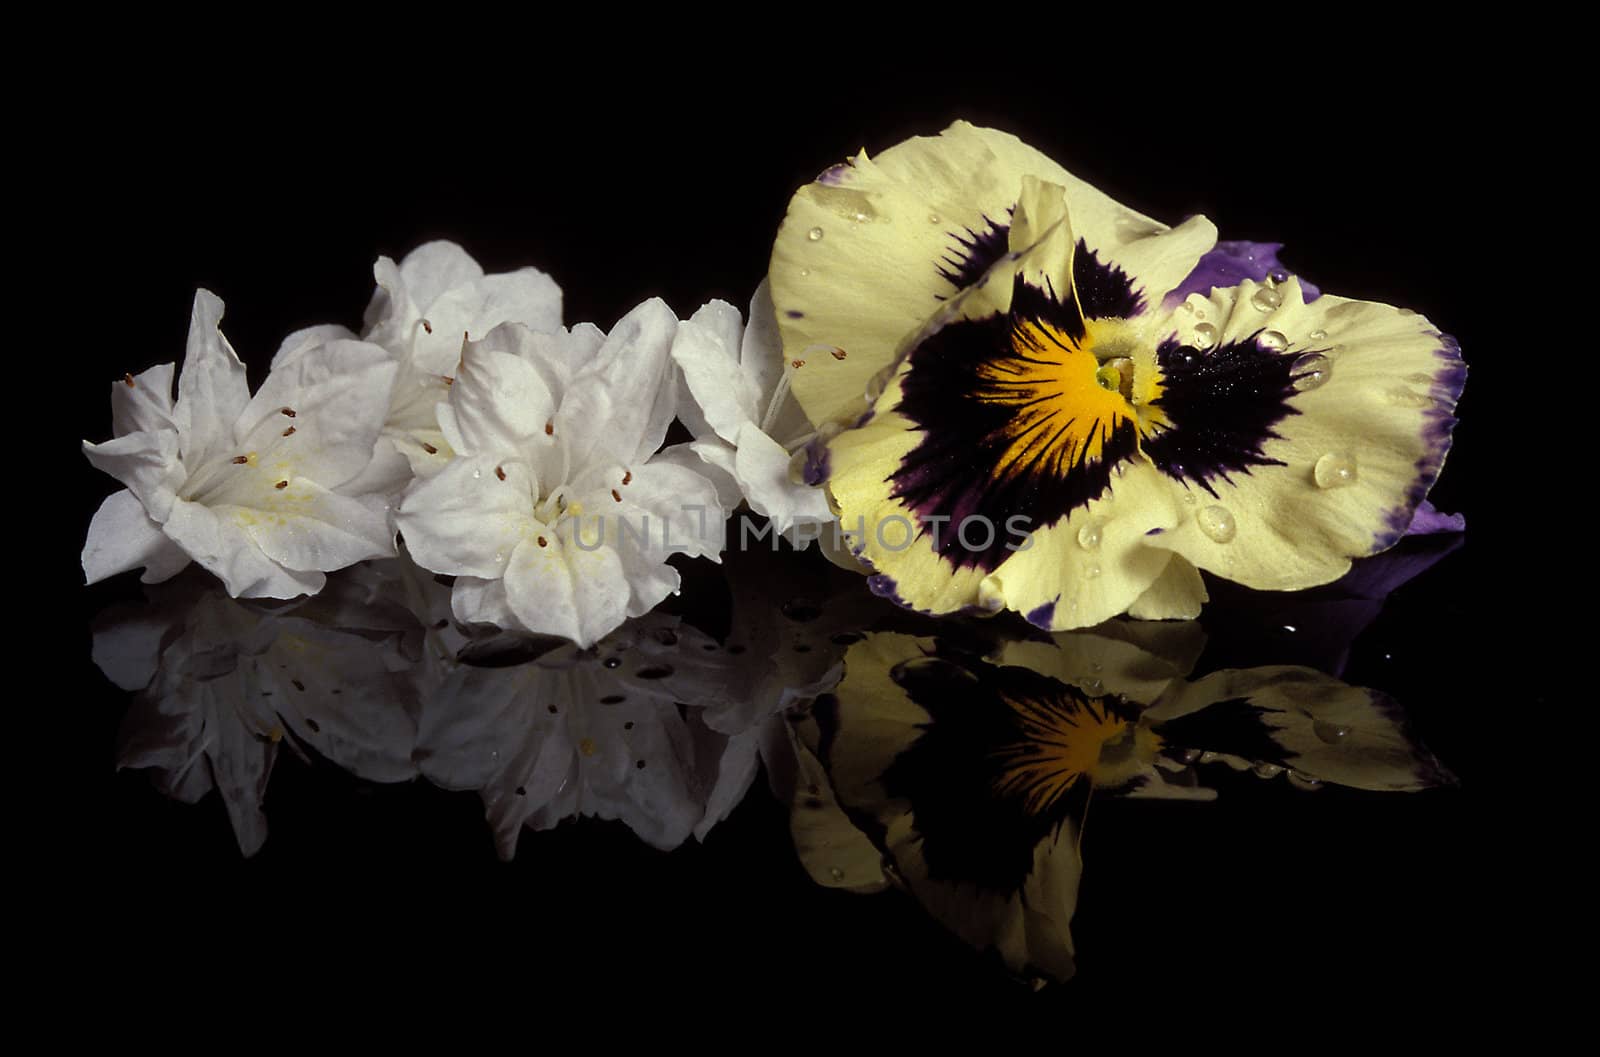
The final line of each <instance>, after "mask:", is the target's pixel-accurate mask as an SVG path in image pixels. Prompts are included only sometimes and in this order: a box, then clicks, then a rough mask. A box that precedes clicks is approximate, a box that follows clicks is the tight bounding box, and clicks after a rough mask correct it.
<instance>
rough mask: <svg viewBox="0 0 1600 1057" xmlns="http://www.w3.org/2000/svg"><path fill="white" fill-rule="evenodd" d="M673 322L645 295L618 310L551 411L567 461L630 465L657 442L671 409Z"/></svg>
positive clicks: (673, 392) (666, 311) (656, 300)
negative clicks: (601, 342) (628, 309)
mask: <svg viewBox="0 0 1600 1057" xmlns="http://www.w3.org/2000/svg"><path fill="white" fill-rule="evenodd" d="M677 329H678V318H677V317H676V316H674V315H673V314H672V310H671V309H669V308H668V307H667V306H666V303H665V302H663V301H662V300H661V299H660V298H652V299H650V300H649V301H646V302H645V303H644V304H642V305H640V306H639V307H637V308H635V309H634V310H633V311H632V312H629V313H628V314H627V315H626V316H624V317H623V318H622V319H621V320H620V321H619V322H618V323H617V325H616V326H615V327H613V328H612V330H611V333H610V334H609V335H607V336H606V340H605V344H604V345H602V346H601V347H600V350H599V352H598V353H596V355H595V356H594V358H593V359H592V360H590V361H589V362H588V363H586V364H584V366H583V367H582V368H581V369H580V370H579V372H578V374H577V376H576V377H574V378H573V380H572V384H571V386H570V387H569V388H568V390H567V393H566V395H565V397H563V399H562V401H561V410H560V411H559V412H558V413H557V417H556V431H557V432H558V433H560V434H562V435H564V436H565V437H566V438H567V442H568V445H569V450H570V451H571V453H572V461H573V462H572V464H573V465H574V466H587V465H589V464H590V463H595V462H604V461H612V462H617V463H621V464H623V465H631V464H633V463H636V462H642V461H643V460H644V459H646V458H649V456H650V455H651V454H653V453H654V452H655V450H656V449H657V448H659V447H660V446H661V442H662V440H663V439H664V438H665V437H666V430H667V426H668V425H669V424H670V422H671V420H672V417H673V412H674V410H675V400H676V395H677V394H676V387H675V385H674V384H671V383H672V382H673V377H672V374H671V371H670V370H669V368H670V366H671V359H670V351H671V348H672V338H673V336H674V335H675V334H676V332H677Z"/></svg>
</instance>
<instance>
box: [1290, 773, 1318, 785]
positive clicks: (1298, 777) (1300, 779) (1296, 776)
mask: <svg viewBox="0 0 1600 1057" xmlns="http://www.w3.org/2000/svg"><path fill="white" fill-rule="evenodd" d="M1289 784H1290V785H1292V786H1294V787H1295V788H1296V789H1321V788H1322V781H1321V780H1320V779H1317V778H1313V777H1311V776H1310V775H1309V774H1301V773H1300V772H1299V771H1290V772H1289Z"/></svg>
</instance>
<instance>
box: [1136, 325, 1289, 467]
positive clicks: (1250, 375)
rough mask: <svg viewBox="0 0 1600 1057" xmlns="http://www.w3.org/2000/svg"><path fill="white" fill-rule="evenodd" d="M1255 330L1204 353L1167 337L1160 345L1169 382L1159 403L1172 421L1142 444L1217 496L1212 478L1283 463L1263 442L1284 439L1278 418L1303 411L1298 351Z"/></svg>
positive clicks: (1160, 463)
mask: <svg viewBox="0 0 1600 1057" xmlns="http://www.w3.org/2000/svg"><path fill="white" fill-rule="evenodd" d="M1256 337H1257V336H1256V335H1251V336H1250V338H1249V339H1248V340H1245V341H1237V342H1228V343H1227V344H1225V345H1219V346H1218V347H1216V348H1214V349H1211V350H1209V351H1206V352H1201V351H1199V350H1197V349H1194V348H1191V347H1189V346H1187V345H1181V344H1179V343H1178V341H1177V340H1176V339H1175V338H1168V339H1167V340H1166V341H1165V342H1163V343H1162V344H1161V345H1160V346H1159V347H1158V348H1157V349H1156V358H1157V360H1158V361H1159V363H1160V364H1161V374H1162V379H1163V382H1164V383H1165V389H1164V391H1163V392H1162V394H1161V396H1160V398H1159V399H1157V400H1155V401H1154V402H1153V403H1154V406H1156V407H1159V408H1160V409H1161V410H1162V412H1164V413H1165V414H1166V416H1167V418H1168V419H1170V420H1171V422H1172V426H1171V428H1169V429H1167V430H1166V431H1164V432H1162V433H1158V434H1157V435H1155V436H1154V437H1151V438H1150V439H1148V440H1146V441H1145V443H1144V450H1145V453H1146V454H1147V455H1149V456H1150V458H1151V460H1152V461H1153V462H1154V463H1155V464H1156V467H1157V468H1158V469H1159V470H1161V472H1162V473H1165V474H1166V475H1167V476H1169V477H1173V478H1176V479H1177V480H1180V481H1193V482H1194V483H1196V484H1198V485H1199V486H1200V487H1201V488H1203V489H1205V490H1206V491H1207V492H1208V493H1210V494H1211V495H1212V496H1215V495H1216V491H1215V490H1214V489H1213V488H1212V487H1211V482H1212V481H1213V480H1217V479H1219V478H1220V479H1221V480H1223V481H1230V482H1231V481H1232V479H1233V478H1232V476H1231V475H1232V474H1236V473H1249V472H1250V470H1251V468H1252V467H1256V466H1282V465H1283V462H1282V461H1281V460H1278V459H1272V458H1268V457H1267V455H1266V454H1265V452H1264V450H1263V449H1264V448H1265V446H1266V443H1267V441H1268V440H1281V439H1282V438H1281V437H1280V436H1279V434H1278V433H1277V431H1276V429H1275V427H1276V426H1277V424H1278V423H1279V422H1282V421H1283V420H1284V419H1285V418H1288V417H1289V416H1290V415H1297V414H1299V412H1298V411H1297V410H1295V408H1294V407H1293V406H1291V405H1290V403H1289V399H1290V397H1292V396H1294V394H1295V392H1296V390H1295V387H1294V378H1295V375H1294V361H1295V358H1296V356H1298V355H1299V351H1298V350H1290V351H1287V352H1279V351H1276V350H1273V349H1269V348H1266V347H1264V346H1262V345H1261V344H1260V343H1259V342H1258V341H1257V340H1256Z"/></svg>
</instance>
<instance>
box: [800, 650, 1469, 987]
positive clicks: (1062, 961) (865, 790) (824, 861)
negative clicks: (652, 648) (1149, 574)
mask: <svg viewBox="0 0 1600 1057" xmlns="http://www.w3.org/2000/svg"><path fill="white" fill-rule="evenodd" d="M965 637H966V636H961V635H957V636H953V637H940V638H933V639H929V638H916V637H913V636H910V635H902V634H896V633H876V634H872V635H869V636H867V638H866V639H865V640H864V641H862V642H860V643H857V644H856V645H854V646H852V647H851V648H850V651H849V653H848V654H847V655H846V658H845V676H844V679H843V681H842V682H841V683H840V684H839V686H838V688H837V690H836V691H835V693H834V694H833V695H831V696H828V697H825V698H822V699H819V701H818V702H817V705H816V707H815V709H814V714H813V718H811V719H807V720H804V721H803V722H802V723H801V725H800V730H801V736H802V740H804V741H806V742H807V743H808V744H806V745H804V746H802V753H801V757H802V759H801V766H802V770H804V771H806V773H807V774H808V775H809V776H811V778H812V780H813V782H814V783H815V784H814V786H813V788H811V789H810V790H797V797H796V804H795V808H794V834H795V842H796V848H797V850H798V851H799V852H800V854H801V856H802V857H803V858H804V859H805V861H806V866H807V868H808V870H809V871H810V873H811V874H812V876H813V877H816V878H818V879H819V880H822V881H823V883H824V884H829V883H830V882H831V884H832V885H834V886H836V887H846V888H852V889H855V890H859V891H871V890H874V889H875V888H877V887H881V886H882V884H883V883H884V882H885V881H886V880H887V881H891V882H893V883H895V884H897V885H899V886H900V887H903V888H905V889H906V890H907V891H909V892H910V893H911V895H913V896H914V897H915V898H916V899H917V900H918V901H919V902H920V903H921V904H922V905H923V906H924V907H925V908H926V909H927V910H928V912H929V913H931V914H932V915H933V916H934V917H935V918H937V919H938V920H939V921H941V922H942V923H943V924H945V925H946V926H947V927H949V928H950V929H952V930H953V931H955V932H956V933H957V934H958V935H960V936H961V937H962V938H963V939H965V940H966V941H967V942H969V943H971V944H972V945H974V946H976V947H979V948H985V949H994V950H996V951H997V952H998V953H999V954H1000V956H1001V959H1002V961H1003V962H1004V963H1005V964H1006V966H1007V967H1008V968H1010V969H1011V970H1012V971H1013V972H1018V973H1023V974H1026V975H1030V976H1043V977H1048V978H1054V979H1062V978H1065V977H1067V976H1070V975H1071V974H1072V972H1073V944H1072V937H1071V933H1070V930H1069V925H1070V922H1071V918H1072V914H1073V910H1074V908H1075V906H1076V903H1077V891H1078V883H1079V879H1080V877H1081V875H1082V871H1083V862H1082V858H1081V856H1080V840H1081V835H1082V830H1083V825H1084V820H1085V815H1086V812H1087V810H1088V805H1089V800H1090V798H1091V796H1119V797H1145V798H1150V797H1154V798H1162V799H1187V800H1195V799H1210V798H1211V797H1213V796H1214V795H1215V794H1214V793H1213V792H1212V791H1211V790H1209V789H1206V788H1204V787H1202V786H1200V785H1199V784H1198V781H1199V778H1200V772H1199V771H1197V769H1196V767H1195V766H1194V765H1195V764H1199V763H1210V762H1213V761H1215V762H1221V763H1228V764H1231V765H1232V766H1234V767H1237V768H1240V769H1245V768H1252V769H1254V770H1255V772H1256V773H1257V774H1258V775H1260V776H1261V777H1263V778H1270V779H1279V780H1282V779H1280V778H1279V776H1282V775H1287V778H1288V780H1289V781H1291V782H1293V783H1295V784H1297V785H1299V786H1302V787H1313V786H1316V785H1319V784H1321V783H1323V782H1328V783H1332V784H1339V785H1346V786H1351V787H1355V788H1361V789H1370V790H1384V791H1410V790H1419V789H1424V788H1428V787H1430V786H1435V785H1438V784H1441V783H1444V782H1448V781H1450V776H1449V775H1448V774H1447V773H1446V772H1445V771H1444V770H1443V769H1442V768H1441V767H1440V766H1439V764H1438V762H1437V761H1436V760H1434V758H1433V757H1432V756H1431V755H1430V754H1429V753H1428V752H1427V751H1426V750H1424V749H1422V748H1421V747H1420V746H1418V745H1417V744H1416V743H1415V742H1413V741H1412V740H1411V739H1410V737H1409V735H1408V732H1407V730H1406V727H1405V724H1404V719H1403V717H1402V716H1401V715H1400V713H1399V712H1398V710H1397V709H1396V708H1395V707H1394V705H1393V703H1392V702H1390V701H1389V700H1388V699H1387V698H1385V697H1383V696H1382V695H1380V694H1377V693H1375V692H1373V691H1370V690H1364V689H1361V688H1358V687H1352V686H1349V685H1346V684H1344V683H1341V682H1339V681H1338V680H1336V679H1333V678H1330V677H1329V676H1326V675H1323V674H1321V673H1319V672H1316V671H1312V670H1311V669H1307V668H1298V667H1288V666H1275V667H1265V668H1253V669H1241V670H1226V671H1220V672H1215V673H1212V674H1211V675H1209V676H1207V677H1205V678H1203V679H1199V680H1195V681H1189V680H1188V679H1187V678H1186V673H1187V672H1188V670H1189V666H1190V664H1191V663H1193V661H1194V659H1195V656H1196V654H1197V653H1198V652H1199V648H1200V646H1201V644H1202V643H1203V637H1201V636H1200V635H1198V628H1197V627H1195V626H1194V625H1156V624H1136V623H1134V624H1130V623H1127V622H1116V621H1113V622H1110V623H1108V624H1105V625H1102V626H1101V627H1097V628H1094V629H1091V630H1088V631H1079V632H1071V633H1065V634H1059V635H1055V636H1052V637H1049V638H1045V637H1043V636H1041V637H1040V638H1039V639H1033V640H1026V641H1013V642H1002V643H999V644H994V643H983V642H973V641H963V639H964V638H965ZM817 762H820V771H819V770H818V769H817V768H815V767H812V768H807V767H806V766H805V765H806V764H808V763H817ZM868 843H870V845H871V848H870V849H869V848H867V847H866V846H865V845H866V844H868ZM874 852H875V853H876V854H874ZM877 856H881V860H880V859H879V858H878V857H877ZM880 862H881V865H880Z"/></svg>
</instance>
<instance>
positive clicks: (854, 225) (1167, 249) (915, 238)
mask: <svg viewBox="0 0 1600 1057" xmlns="http://www.w3.org/2000/svg"><path fill="white" fill-rule="evenodd" d="M1029 177H1032V178H1037V179H1039V180H1042V181H1045V182H1048V183H1050V184H1053V185H1055V186H1058V187H1061V188H1063V191H1064V194H1065V196H1066V201H1067V205H1068V208H1069V209H1070V210H1071V212H1072V214H1073V216H1074V218H1075V226H1076V227H1077V229H1078V237H1079V238H1081V239H1082V240H1083V244H1084V248H1085V249H1086V250H1087V251H1089V252H1087V253H1085V254H1084V256H1083V260H1082V266H1083V267H1086V268H1090V267H1092V268H1094V269H1095V272H1094V275H1095V278H1096V281H1095V282H1093V283H1090V284H1089V285H1091V286H1093V287H1094V288H1095V289H1096V290H1097V291H1101V290H1103V292H1104V294H1105V296H1106V297H1108V298H1114V299H1115V302H1116V304H1117V306H1118V309H1119V310H1117V311H1109V310H1108V311H1104V312H1101V313H1098V314H1103V315H1108V316H1109V315H1117V316H1123V315H1129V314H1133V313H1134V312H1135V311H1136V310H1138V309H1142V308H1145V307H1149V306H1154V305H1155V304H1157V303H1159V301H1160V299H1161V296H1162V295H1163V294H1164V293H1165V292H1166V291H1167V290H1168V289H1170V288H1171V287H1172V286H1175V285H1176V284H1177V283H1178V282H1179V281H1180V280H1181V279H1182V278H1183V276H1184V275H1186V274H1187V273H1188V272H1189V270H1191V269H1192V267H1193V265H1194V263H1195V261H1197V260H1198V259H1199V258H1200V256H1201V255H1202V254H1204V253H1205V251H1206V250H1207V249H1209V248H1210V246H1211V244H1212V243H1213V242H1214V241H1215V230H1214V228H1212V227H1211V225H1210V224H1209V222H1207V221H1205V220H1204V219H1203V218H1195V219H1194V220H1191V221H1189V222H1186V223H1185V224H1184V225H1182V226H1181V227H1180V229H1178V230H1177V231H1175V232H1173V233H1171V234H1170V235H1168V234H1166V233H1167V231H1168V229H1167V228H1166V227H1165V226H1164V225H1161V224H1158V223H1156V222H1155V221H1153V220H1150V219H1149V218H1148V217H1145V216H1142V215H1141V214H1138V213H1136V212H1134V211H1132V210H1129V209H1127V208H1125V207H1123V206H1121V205H1119V204H1118V203H1116V202H1115V201H1113V200H1112V199H1111V198H1109V197H1107V196H1106V195H1104V194H1102V193H1101V192H1099V191H1097V190H1095V189H1094V188H1092V187H1090V186H1089V185H1088V184H1086V183H1084V182H1083V181H1081V180H1078V179H1077V178H1076V177H1073V176H1072V175H1071V174H1070V173H1068V172H1066V171H1065V170H1064V169H1062V168H1061V167H1060V166H1059V165H1057V164H1056V163H1055V162H1053V161H1051V160H1050V159H1049V158H1046V157H1045V156H1044V155H1042V154H1040V153H1039V152H1038V151H1036V150H1034V149H1033V148H1031V147H1028V146H1026V145H1025V144H1023V143H1021V142H1020V141H1019V140H1017V139H1016V138H1015V137H1013V136H1010V135H1007V134H1005V133H1002V132H996V131H994V130H990V129H980V128H975V127H973V126H971V125H969V124H967V123H965V122H958V123H957V124H955V125H953V126H951V127H950V128H949V129H947V130H946V131H945V132H944V134H942V135H940V136H937V137H917V138H915V139H911V140H908V141H906V142H904V143H901V144H899V145H897V146H895V147H893V148H890V149H889V150H887V151H885V152H884V153H883V154H882V155H881V156H879V157H878V158H876V159H871V158H868V157H867V155H866V154H865V152H863V153H861V154H860V155H858V156H857V157H856V158H854V159H852V160H851V161H849V162H846V163H843V164H841V165H836V166H834V167H833V168H831V169H829V170H828V171H827V172H825V173H823V174H822V176H821V177H819V178H818V179H817V181H816V182H814V183H812V184H810V185H808V186H806V187H804V188H802V189H801V190H800V191H799V192H798V193H796V195H795V197H794V199H793V200H792V201H791V202H790V206H789V211H788V214H787V216H786V217H785V219H784V222H783V225H782V226H781V228H780V229H779V232H778V238H777V242H776V244H775V245H774V247H773V256H772V265H771V272H770V278H771V282H772V293H773V300H774V302H775V304H776V305H777V308H778V323H779V328H780V332H781V334H782V338H783V346H784V353H785V356H786V358H787V359H788V360H789V361H790V362H791V363H793V362H795V361H799V362H801V363H803V364H804V365H805V366H806V367H808V368H812V369H810V370H797V372H796V374H795V377H794V382H793V385H794V392H795V395H796V397H797V398H798V399H799V402H800V403H801V405H802V406H803V407H804V408H805V410H806V413H807V415H808V416H809V417H810V418H811V420H812V421H814V422H823V421H834V420H837V421H848V420H850V419H852V418H853V417H854V416H855V415H856V414H858V413H859V412H860V410H861V409H862V408H863V407H864V406H865V404H866V403H867V398H865V397H864V396H863V394H864V392H865V390H866V389H867V387H868V384H869V382H870V380H871V379H872V378H873V376H874V375H876V374H877V373H878V372H880V371H882V370H884V369H885V368H886V367H888V366H889V365H890V364H891V363H892V362H893V360H894V359H895V357H896V355H897V354H898V353H899V351H900V350H901V347H902V345H903V343H904V342H905V340H906V338H907V337H908V336H909V335H910V334H911V333H912V332H913V331H914V330H915V329H916V328H918V327H919V326H920V325H921V324H922V323H923V322H924V321H925V320H926V319H927V318H928V317H929V316H930V315H931V314H932V313H933V312H934V311H935V310H937V309H938V308H939V307H940V304H941V303H942V302H943V301H944V300H945V299H947V298H949V297H951V296H952V295H954V294H955V293H956V292H957V291H958V290H960V289H962V288H963V287H965V286H967V285H969V284H971V283H972V282H973V281H974V280H976V278H977V277H978V276H979V275H981V274H982V273H983V272H984V271H986V270H987V269H988V268H989V266H990V265H992V264H993V263H994V262H995V261H996V260H997V259H998V258H1000V257H1001V256H1003V255H1004V253H1005V252H1006V251H1007V250H1008V249H1009V250H1015V249H1017V248H1019V247H1018V246H1017V245H1016V240H1015V239H1013V238H1012V237H1011V236H1010V233H1009V229H1010V227H1011V225H1012V215H1011V214H1012V211H1013V209H1014V208H1015V207H1016V205H1017V199H1018V195H1019V194H1020V193H1021V188H1022V185H1023V181H1024V179H1025V178H1029ZM1163 236H1164V237H1163ZM1107 303H1108V306H1109V304H1110V302H1109V301H1108V302H1107Z"/></svg>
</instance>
